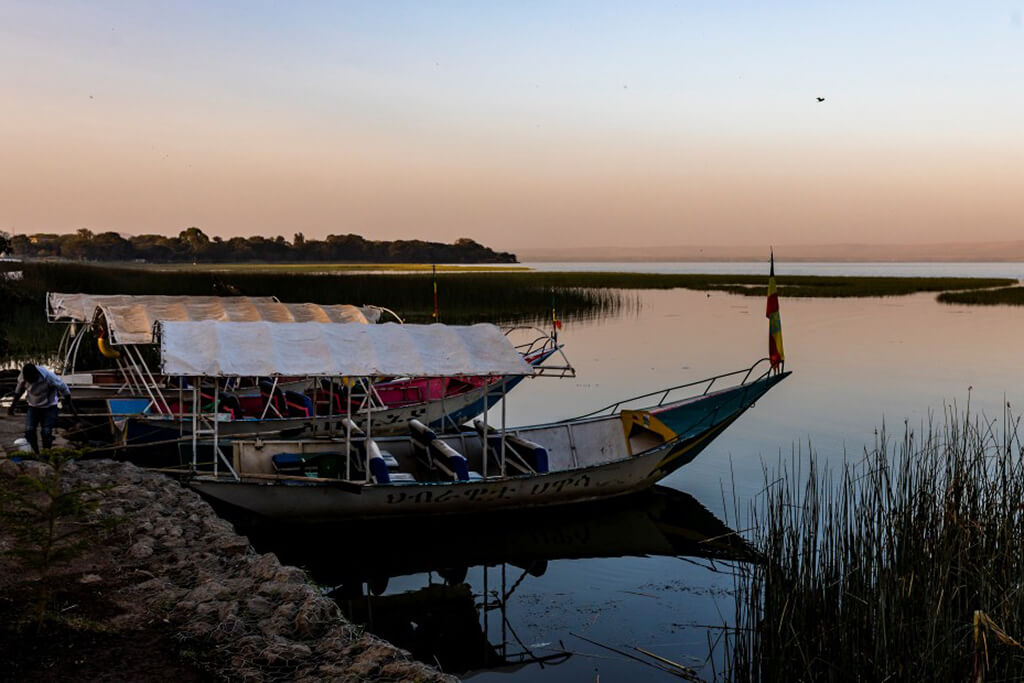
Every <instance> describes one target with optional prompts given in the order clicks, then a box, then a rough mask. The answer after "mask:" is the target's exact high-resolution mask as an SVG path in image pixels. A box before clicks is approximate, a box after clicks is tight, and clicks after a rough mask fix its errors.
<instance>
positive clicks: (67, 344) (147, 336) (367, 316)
mask: <svg viewBox="0 0 1024 683" xmlns="http://www.w3.org/2000/svg"><path fill="white" fill-rule="evenodd" d="M386 316H391V317H393V318H394V319H399V318H398V316H397V314H395V313H394V312H393V311H391V310H390V309H387V308H382V307H379V306H353V305H349V304H330V305H321V304H312V303H283V302H281V301H280V300H278V299H277V297H247V296H230V297H226V296H178V295H149V294H143V295H131V294H83V293H66V292H48V293H47V295H46V319H47V322H50V323H55V324H62V325H64V326H65V329H64V334H63V335H62V337H61V342H60V345H59V347H58V350H57V361H56V363H55V371H56V372H58V373H60V374H61V375H62V377H63V379H64V382H65V384H67V385H68V387H69V388H70V389H71V391H72V393H73V395H74V396H75V399H76V401H77V402H78V403H79V404H82V403H84V402H87V401H90V400H92V399H99V400H101V401H102V400H106V399H108V398H143V397H146V396H148V395H149V393H150V392H147V391H146V390H145V387H144V386H143V385H144V384H152V385H154V386H161V387H168V378H165V377H162V376H160V375H159V373H152V372H150V371H149V369H148V368H146V367H145V362H144V360H143V355H142V350H143V349H145V348H146V347H151V346H152V345H153V344H155V339H154V337H153V326H154V324H155V323H156V322H157V321H159V320H224V321H235V322H242V321H247V322H257V321H269V322H304V321H315V322H335V323H358V324H372V323H376V322H378V321H380V320H382V319H384V318H385V317H386ZM399 320H400V319H399ZM92 339H95V342H96V349H92V350H90V351H89V352H85V349H84V348H83V345H84V346H89V345H91V341H89V342H86V340H92ZM97 351H98V355H97V353H96V352H97ZM83 354H84V355H85V356H86V357H87V358H90V359H91V360H93V361H98V360H105V361H106V364H107V365H110V366H113V367H107V368H95V369H89V370H83V369H79V368H78V367H77V366H78V362H79V358H80V356H82V355H83ZM282 388H291V387H282Z"/></svg>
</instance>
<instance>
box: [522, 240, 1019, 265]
mask: <svg viewBox="0 0 1024 683" xmlns="http://www.w3.org/2000/svg"><path fill="white" fill-rule="evenodd" d="M774 249H775V256H776V257H777V258H779V259H784V260H786V261H837V262H843V261H847V262H850V261H870V262H886V261H899V262H908V261H911V262H912V261H936V262H942V261H1024V240H1014V241H1007V242H937V243H933V244H857V243H849V244H815V245H808V244H801V245H793V244H776V245H774ZM768 250H769V245H767V244H765V245H761V246H754V247H721V246H665V247H574V248H571V249H548V248H530V247H526V248H522V249H518V250H517V251H516V253H517V255H518V256H519V259H520V260H521V261H525V262H529V261H763V260H765V259H766V258H767V257H768Z"/></svg>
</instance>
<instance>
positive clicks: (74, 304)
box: [46, 292, 277, 323]
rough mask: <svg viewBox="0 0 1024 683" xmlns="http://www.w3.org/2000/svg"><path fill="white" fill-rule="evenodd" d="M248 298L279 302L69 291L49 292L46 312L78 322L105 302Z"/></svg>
mask: <svg viewBox="0 0 1024 683" xmlns="http://www.w3.org/2000/svg"><path fill="white" fill-rule="evenodd" d="M232 300H236V301H248V302H251V303H253V304H259V303H275V302H277V297H273V296H247V297H226V296H168V295H162V294H161V295H147V294H142V295H135V294H80V293H76V294H68V293H65V292H47V294H46V316H47V318H48V319H49V321H50V322H57V321H65V322H74V323H88V322H92V319H93V316H94V315H96V308H97V307H98V306H101V305H105V306H125V305H128V304H142V305H153V306H169V305H173V304H186V303H188V302H195V303H197V304H198V305H204V304H205V305H210V304H216V303H218V302H223V301H232Z"/></svg>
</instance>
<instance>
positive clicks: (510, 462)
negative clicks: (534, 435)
mask: <svg viewBox="0 0 1024 683" xmlns="http://www.w3.org/2000/svg"><path fill="white" fill-rule="evenodd" d="M473 427H474V428H475V429H476V431H477V433H478V434H480V435H481V436H483V435H484V433H485V432H486V435H487V437H486V438H487V447H488V451H490V454H491V456H492V457H493V458H494V459H495V460H496V461H498V462H499V463H500V460H501V433H500V432H498V431H496V430H494V429H492V428H490V427H488V426H486V425H484V423H483V421H481V420H474V421H473ZM505 466H506V469H507V468H511V469H513V470H516V471H518V472H519V473H521V474H544V473H545V472H550V471H551V467H550V464H549V462H548V449H546V448H545V447H544V446H541V445H540V444H538V443H535V442H533V441H530V440H529V439H524V438H523V437H521V436H517V435H515V434H505Z"/></svg>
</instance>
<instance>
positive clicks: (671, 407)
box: [159, 321, 790, 521]
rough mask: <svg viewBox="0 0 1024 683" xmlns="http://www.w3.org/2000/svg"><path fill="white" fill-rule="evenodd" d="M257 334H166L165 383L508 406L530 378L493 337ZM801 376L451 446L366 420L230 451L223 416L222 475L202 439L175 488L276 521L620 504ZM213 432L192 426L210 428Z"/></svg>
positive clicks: (657, 400) (671, 396)
mask: <svg viewBox="0 0 1024 683" xmlns="http://www.w3.org/2000/svg"><path fill="white" fill-rule="evenodd" d="M253 325H261V324H258V323H213V322H210V321H207V322H201V323H194V322H192V323H190V322H171V323H160V324H159V328H160V331H161V335H162V340H161V356H162V361H161V362H162V367H163V371H164V372H165V373H167V374H173V375H182V376H190V377H195V378H198V377H231V376H253V375H273V374H275V373H283V374H304V375H311V376H317V375H320V376H346V377H374V376H379V375H384V376H395V375H400V376H416V377H459V376H471V377H498V378H501V379H500V381H498V382H497V383H496V386H495V389H496V390H500V391H502V392H504V389H505V387H506V384H507V382H509V381H510V379H509V378H517V377H524V376H528V375H530V374H531V373H532V370H531V368H530V366H529V365H528V364H527V363H526V362H525V361H524V360H523V358H522V356H521V355H520V354H518V353H517V352H516V350H515V348H514V347H513V346H512V345H511V344H510V343H509V341H508V339H507V338H506V337H505V336H504V335H502V334H501V332H500V330H498V328H497V327H495V326H493V325H487V324H480V325H473V326H468V327H460V326H445V325H439V324H435V325H403V326H397V325H393V324H385V325H374V326H363V325H340V326H338V325H335V326H319V327H316V326H315V325H316V324H313V323H290V324H289V323H283V324H280V325H278V326H276V327H265V326H266V324H265V323H264V324H262V325H264V327H253ZM282 349H289V350H292V351H295V352H296V353H288V354H284V353H283V352H282ZM789 374H790V372H788V371H785V370H784V369H783V368H781V367H780V366H777V365H773V364H772V363H771V362H770V361H769V359H761V360H759V361H757V362H756V363H754V364H753V365H751V366H750V367H748V368H744V369H742V370H738V371H734V372H728V373H723V374H720V375H716V376H713V377H709V378H706V379H704V380H700V381H698V382H689V383H686V384H683V385H678V386H673V387H669V388H667V389H661V390H659V391H657V392H652V393H649V394H645V395H643V396H637V397H633V398H630V399H627V400H623V401H618V402H616V403H614V404H612V405H610V406H607V407H605V408H603V409H601V410H597V411H593V412H591V413H588V414H586V415H582V416H580V417H577V418H573V419H569V420H561V421H556V422H551V423H547V424H541V425H536V426H531V427H517V428H511V429H507V428H503V429H495V428H494V427H493V426H492V425H490V424H489V423H488V421H487V413H486V412H484V414H483V419H482V420H477V421H473V422H469V421H468V420H467V422H466V423H464V424H463V429H461V430H459V431H455V432H451V433H442V432H438V431H436V430H434V429H432V428H431V427H430V426H429V425H427V424H425V423H424V422H423V421H421V420H418V419H416V418H411V419H409V420H407V421H406V423H405V425H404V433H403V434H394V433H391V434H385V435H383V436H382V435H380V434H379V433H378V432H377V431H375V430H376V427H375V422H374V419H373V418H374V416H373V411H372V410H369V409H368V410H367V411H366V415H365V421H364V422H362V423H361V424H355V423H354V421H353V420H347V421H345V423H344V424H343V425H339V429H338V430H337V433H336V436H335V437H333V438H319V439H317V438H307V439H264V438H257V439H242V438H233V439H232V440H231V442H230V443H229V444H227V445H226V447H225V448H222V447H221V445H220V444H219V442H218V439H219V437H220V431H219V430H220V424H221V421H220V420H219V419H218V418H217V415H215V414H212V415H208V416H206V418H205V420H206V422H205V424H206V425H207V427H206V428H205V430H204V431H205V433H206V434H207V435H208V436H209V437H210V439H211V440H212V444H213V445H212V452H213V453H214V456H213V457H212V461H210V462H205V463H204V462H202V461H201V459H200V457H199V449H198V446H199V443H200V439H199V435H200V433H201V432H200V430H199V429H198V428H197V429H195V430H194V431H193V459H192V462H191V463H190V466H189V467H188V468H186V470H185V471H181V470H179V471H178V473H179V474H187V475H188V478H189V485H190V486H192V487H193V488H194V489H195V490H197V491H199V492H200V493H201V494H202V495H204V496H206V497H208V498H210V499H212V500H216V501H218V502H220V503H223V504H226V505H228V506H231V507H235V508H239V509H241V510H245V511H248V512H250V513H254V514H256V515H259V516H264V517H268V518H272V519H302V520H307V521H310V520H331V519H345V518H362V519H370V518H384V517H401V516H423V515H441V514H453V513H467V512H469V513H472V512H480V511H497V510H510V509H522V508H534V507H546V506H557V505H565V504H574V503H582V502H587V501H595V500H601V499H608V498H614V497H618V496H624V495H627V494H630V493H636V492H638V491H642V490H644V489H647V488H650V487H651V486H653V485H654V484H655V483H657V482H658V481H660V480H661V479H663V478H664V477H666V476H668V475H669V474H671V473H672V472H674V471H676V470H677V469H679V468H680V467H682V466H684V465H685V464H687V463H689V462H691V461H692V460H693V459H694V458H695V457H696V456H697V455H698V454H699V453H700V452H701V451H702V450H704V449H705V448H706V447H707V446H708V444H710V443H711V441H712V440H713V439H714V438H715V437H717V436H718V435H719V434H721V433H722V432H723V431H724V430H725V429H726V428H727V427H728V426H729V425H731V424H732V423H733V422H734V421H735V420H736V419H737V418H739V416H740V415H742V414H743V413H744V412H746V411H747V410H748V409H749V408H750V407H752V406H753V405H754V404H755V403H756V402H757V401H758V400H759V399H760V398H761V397H762V396H764V395H765V394H766V393H767V392H768V391H769V390H771V389H772V388H773V387H774V386H775V385H776V384H778V383H779V382H781V381H783V380H784V379H785V378H786V377H788V376H789ZM215 386H216V385H215ZM501 395H502V396H504V393H502V394H501ZM503 405H504V404H503ZM485 406H486V403H485ZM201 417H202V416H200V415H198V414H197V415H194V416H193V420H194V424H196V425H197V427H198V425H199V424H200V421H201ZM397 426H398V425H395V427H396V428H397ZM502 426H503V427H504V425H502ZM388 431H392V430H388Z"/></svg>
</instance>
